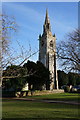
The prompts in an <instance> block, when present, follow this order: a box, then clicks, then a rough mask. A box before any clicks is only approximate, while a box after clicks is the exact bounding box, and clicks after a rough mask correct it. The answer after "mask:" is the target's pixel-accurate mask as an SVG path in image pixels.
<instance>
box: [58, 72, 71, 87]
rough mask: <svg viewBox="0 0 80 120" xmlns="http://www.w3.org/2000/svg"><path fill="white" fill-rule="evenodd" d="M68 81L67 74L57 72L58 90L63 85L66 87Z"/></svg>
mask: <svg viewBox="0 0 80 120" xmlns="http://www.w3.org/2000/svg"><path fill="white" fill-rule="evenodd" d="M68 82H69V79H68V74H66V73H65V72H64V71H60V70H58V84H59V88H61V86H63V85H68Z"/></svg>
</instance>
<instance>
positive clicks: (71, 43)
mask: <svg viewBox="0 0 80 120" xmlns="http://www.w3.org/2000/svg"><path fill="white" fill-rule="evenodd" d="M57 55H58V58H59V59H60V60H61V61H60V64H61V66H63V68H64V69H65V70H67V71H72V70H73V71H76V72H79V71H80V30H79V29H76V30H75V31H73V32H72V33H69V34H68V35H67V39H66V40H64V41H61V42H60V43H59V44H58V46H57Z"/></svg>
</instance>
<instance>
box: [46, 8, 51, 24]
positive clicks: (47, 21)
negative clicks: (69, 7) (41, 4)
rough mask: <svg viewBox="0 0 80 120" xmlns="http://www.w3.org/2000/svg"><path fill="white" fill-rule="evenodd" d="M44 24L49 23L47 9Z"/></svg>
mask: <svg viewBox="0 0 80 120" xmlns="http://www.w3.org/2000/svg"><path fill="white" fill-rule="evenodd" d="M45 23H50V21H49V17H48V9H47V8H46V18H45Z"/></svg>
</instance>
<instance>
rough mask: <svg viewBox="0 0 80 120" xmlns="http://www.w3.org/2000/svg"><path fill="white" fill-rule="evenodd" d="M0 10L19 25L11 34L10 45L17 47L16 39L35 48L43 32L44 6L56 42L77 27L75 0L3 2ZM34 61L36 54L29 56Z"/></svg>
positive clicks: (25, 45)
mask: <svg viewBox="0 0 80 120" xmlns="http://www.w3.org/2000/svg"><path fill="white" fill-rule="evenodd" d="M2 8H3V9H2V10H3V11H4V12H5V13H6V14H7V15H9V16H14V17H15V19H16V23H17V24H18V26H19V29H18V32H17V33H16V34H15V35H14V36H13V35H12V38H11V40H12V46H13V47H14V48H15V49H17V48H18V46H17V44H16V40H18V41H19V42H20V44H22V45H23V46H24V48H26V49H28V48H29V44H31V47H32V50H37V49H38V46H39V43H38V36H39V34H42V32H43V24H44V20H45V13H46V8H48V13H49V18H50V23H51V29H52V33H53V34H54V33H55V34H56V37H57V44H58V42H59V41H61V40H65V39H64V36H65V35H66V34H67V33H69V32H72V31H73V30H74V29H76V28H77V27H78V3H77V2H50V3H49V2H33V3H32V2H30V3H29V2H11V3H10V2H4V3H2ZM31 59H32V60H34V61H36V60H37V59H38V54H37V55H36V56H34V57H32V58H31Z"/></svg>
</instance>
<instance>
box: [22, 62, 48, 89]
mask: <svg viewBox="0 0 80 120" xmlns="http://www.w3.org/2000/svg"><path fill="white" fill-rule="evenodd" d="M23 67H24V68H27V69H28V74H30V75H29V76H28V83H29V89H31V85H32V86H33V89H34V90H35V89H39V90H40V89H42V86H43V85H44V84H45V85H46V86H47V89H49V84H50V80H49V70H48V69H47V68H46V67H45V66H44V65H43V64H42V63H40V62H39V61H37V63H34V62H32V61H28V62H27V63H25V64H24V66H23Z"/></svg>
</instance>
